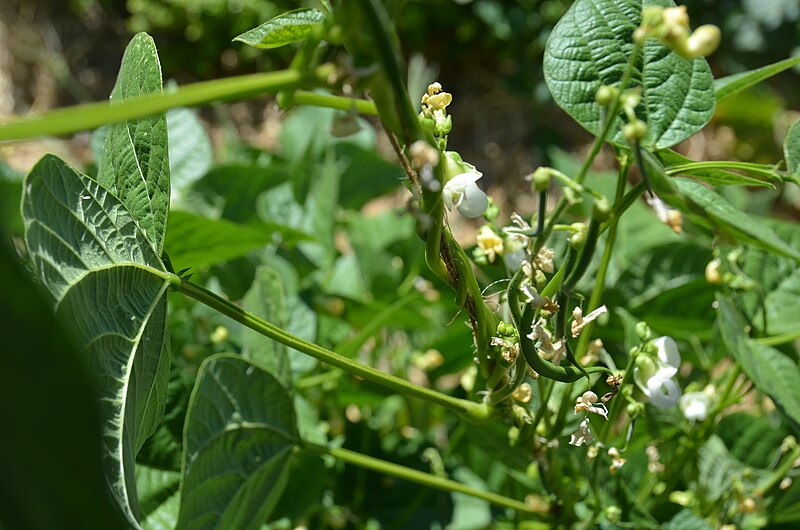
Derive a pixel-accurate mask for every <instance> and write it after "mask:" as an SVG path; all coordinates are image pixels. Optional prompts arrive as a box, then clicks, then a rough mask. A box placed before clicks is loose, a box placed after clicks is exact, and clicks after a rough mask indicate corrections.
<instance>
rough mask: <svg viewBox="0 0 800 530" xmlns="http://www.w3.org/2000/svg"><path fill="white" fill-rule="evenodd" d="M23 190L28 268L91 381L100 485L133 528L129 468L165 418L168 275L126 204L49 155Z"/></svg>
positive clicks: (133, 499)
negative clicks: (103, 482) (103, 476)
mask: <svg viewBox="0 0 800 530" xmlns="http://www.w3.org/2000/svg"><path fill="white" fill-rule="evenodd" d="M23 189H24V196H23V203H22V214H23V218H24V223H25V240H26V243H27V245H28V251H29V253H30V256H31V261H32V263H33V267H34V270H35V272H36V275H37V277H38V278H39V279H40V281H41V282H42V283H43V284H44V285H45V287H46V288H47V289H48V290H49V291H50V293H51V294H52V295H53V298H54V299H55V302H56V313H57V315H58V316H59V318H61V319H62V322H64V323H65V324H66V325H67V326H68V327H69V329H70V330H71V331H72V333H73V336H74V337H75V338H76V339H77V343H78V344H80V345H82V347H83V350H84V352H85V354H86V356H87V358H88V360H89V361H88V362H89V364H90V366H91V368H92V371H93V373H94V374H95V375H96V377H97V383H98V392H99V396H98V398H99V403H100V407H101V415H102V419H103V424H104V438H103V442H104V459H105V463H106V473H107V474H108V481H109V483H110V484H111V487H112V489H113V493H114V497H115V498H116V499H117V501H118V502H119V503H120V506H121V507H122V509H123V510H124V511H125V513H126V515H127V517H128V518H129V520H130V522H131V524H133V525H134V526H137V523H136V517H137V510H138V509H137V500H136V488H135V475H134V469H133V462H134V458H135V456H136V453H137V452H138V450H139V449H140V448H141V446H142V444H143V443H144V440H145V439H146V438H147V437H148V436H149V435H150V434H152V432H153V430H154V429H155V428H156V426H157V425H158V423H159V421H160V418H161V415H162V413H163V410H164V402H165V399H166V389H167V383H168V377H169V349H168V340H167V332H166V304H167V300H166V296H165V293H166V291H167V288H168V287H169V285H170V283H171V282H172V281H174V279H175V276H174V275H171V274H169V273H167V272H166V270H165V269H164V267H163V264H162V263H161V259H160V257H159V255H158V253H157V251H156V250H155V248H154V247H153V243H152V241H151V240H150V239H149V238H148V237H147V236H146V235H145V233H144V231H143V230H142V228H141V227H140V225H139V224H138V222H137V219H136V218H135V217H133V215H132V214H131V213H130V212H129V211H128V210H127V209H126V208H125V206H124V205H123V204H122V203H121V202H120V201H119V200H118V199H117V198H116V197H115V196H114V195H112V194H111V193H109V192H108V191H107V190H105V189H104V188H103V187H102V186H100V185H99V184H98V183H97V182H95V181H94V180H92V179H90V178H89V177H87V176H85V175H82V174H80V173H79V172H77V171H75V170H74V169H72V168H71V167H69V166H68V165H66V164H65V163H64V162H63V161H62V160H60V159H58V158H57V157H55V156H52V155H47V156H45V157H44V158H43V159H42V160H41V161H39V163H38V164H36V166H35V167H34V168H33V170H31V173H30V174H29V175H28V176H27V177H26V179H25V182H24V186H23Z"/></svg>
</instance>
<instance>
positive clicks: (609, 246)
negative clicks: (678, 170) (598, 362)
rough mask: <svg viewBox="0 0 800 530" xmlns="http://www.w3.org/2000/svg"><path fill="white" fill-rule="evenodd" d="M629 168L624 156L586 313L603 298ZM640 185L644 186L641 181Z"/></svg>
mask: <svg viewBox="0 0 800 530" xmlns="http://www.w3.org/2000/svg"><path fill="white" fill-rule="evenodd" d="M629 169H630V164H629V163H628V160H627V158H626V159H625V160H624V161H623V162H622V165H621V166H620V168H619V174H618V176H617V189H616V192H615V193H614V216H613V217H612V218H611V220H610V221H609V223H610V224H609V226H608V237H607V238H606V246H605V248H604V249H603V257H602V258H601V259H600V266H599V267H598V269H597V275H596V276H595V281H594V287H593V288H592V294H591V295H590V296H589V303H588V304H587V306H586V308H585V311H586V312H587V313H590V312H592V311H594V310H595V309H597V308H598V307H600V300H602V298H603V292H604V291H605V286H606V275H607V274H608V268H609V266H610V265H611V256H612V254H613V253H614V243H615V242H616V240H617V226H618V225H619V218H620V216H621V215H622V212H617V206H618V205H620V204H621V203H622V201H623V200H624V199H625V197H626V196H625V185H626V184H627V182H628V170H629ZM642 186H644V184H643V183H642ZM623 211H624V210H623ZM601 231H602V227H601ZM593 329H594V322H589V323H588V324H587V325H586V326H585V327H584V328H583V331H582V332H581V336H580V338H579V339H578V345H577V346H576V348H575V356H576V357H578V358H580V356H581V355H583V354H584V353H585V352H586V348H587V346H588V345H589V339H590V337H591V334H592V330H593Z"/></svg>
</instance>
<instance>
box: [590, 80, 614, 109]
mask: <svg viewBox="0 0 800 530" xmlns="http://www.w3.org/2000/svg"><path fill="white" fill-rule="evenodd" d="M617 94H619V90H617V89H616V87H613V86H609V85H603V86H601V87H600V88H598V89H597V92H596V93H595V95H594V100H595V101H596V102H597V104H598V105H600V106H603V107H608V106H609V105H611V103H612V102H613V101H614V98H616V97H617Z"/></svg>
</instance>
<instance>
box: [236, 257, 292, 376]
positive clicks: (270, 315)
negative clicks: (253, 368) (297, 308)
mask: <svg viewBox="0 0 800 530" xmlns="http://www.w3.org/2000/svg"><path fill="white" fill-rule="evenodd" d="M242 303H243V304H244V306H245V307H248V308H250V311H251V312H252V313H253V314H255V315H258V316H260V317H261V318H263V319H264V320H266V321H268V322H270V323H271V324H275V325H276V326H278V327H279V328H282V329H286V327H287V326H288V323H289V322H288V320H289V315H288V310H287V304H286V293H285V290H284V286H283V281H282V280H281V277H280V274H278V272H277V271H275V270H274V269H271V268H269V267H267V266H265V265H262V266H260V267H258V269H256V279H255V281H253V285H252V287H250V290H249V291H247V294H245V296H244V299H243V300H242ZM242 356H243V357H244V358H245V359H251V360H253V362H255V363H256V364H258V365H259V366H261V367H262V368H264V369H265V370H267V371H268V372H269V373H271V374H273V375H274V376H275V378H276V379H277V380H278V381H279V382H280V383H281V384H283V385H284V386H285V387H287V388H290V387H291V383H292V366H291V363H290V362H289V353H288V349H287V348H286V346H284V345H283V344H281V343H279V342H276V341H274V340H271V339H268V338H266V337H264V336H263V335H261V334H259V333H256V332H255V331H253V330H251V329H248V328H242Z"/></svg>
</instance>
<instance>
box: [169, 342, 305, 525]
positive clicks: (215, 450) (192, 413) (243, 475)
mask: <svg viewBox="0 0 800 530" xmlns="http://www.w3.org/2000/svg"><path fill="white" fill-rule="evenodd" d="M297 441H298V433H297V424H296V419H295V414H294V407H293V404H292V400H291V398H290V397H289V394H288V393H287V391H286V389H285V388H284V387H283V386H281V384H280V383H279V382H278V381H277V380H276V379H275V378H274V377H273V376H272V375H270V374H269V373H267V372H265V371H264V370H262V369H260V368H259V367H258V366H256V365H255V364H252V363H251V362H249V361H246V360H244V359H242V358H241V357H238V356H234V355H215V356H213V357H210V358H209V359H207V360H206V361H205V362H204V363H203V364H202V366H201V367H200V372H199V374H198V377H197V383H196V385H195V388H194V391H193V392H192V397H191V401H190V403H189V413H188V415H187V421H186V432H185V441H184V462H183V482H182V497H181V508H180V517H179V521H178V529H179V530H185V529H195V528H202V529H217V528H218V529H228V528H236V529H237V530H248V529H250V528H259V527H260V526H261V524H262V523H264V522H265V521H266V520H267V518H268V517H269V514H270V513H271V511H272V510H273V508H274V507H275V504H276V503H277V501H278V500H279V499H280V496H281V493H282V491H283V488H284V486H285V485H286V480H287V478H288V470H289V464H290V461H291V455H292V450H293V448H294V447H295V444H296V443H297Z"/></svg>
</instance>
